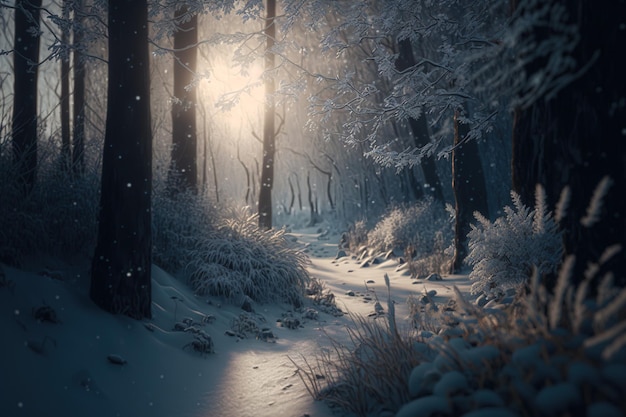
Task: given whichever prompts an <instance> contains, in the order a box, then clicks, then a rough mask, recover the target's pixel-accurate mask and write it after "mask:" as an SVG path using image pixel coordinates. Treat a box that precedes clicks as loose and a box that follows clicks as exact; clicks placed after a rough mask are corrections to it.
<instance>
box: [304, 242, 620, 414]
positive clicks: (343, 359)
mask: <svg viewBox="0 0 626 417" xmlns="http://www.w3.org/2000/svg"><path fill="white" fill-rule="evenodd" d="M614 256H619V248H618V247H617V246H614V247H610V248H607V250H606V251H605V253H604V254H603V255H602V256H601V258H600V260H599V264H598V265H591V266H590V268H589V269H588V271H587V273H586V276H585V279H584V280H583V281H582V283H581V284H580V285H579V286H578V287H573V286H572V284H571V283H572V281H574V280H573V279H572V277H571V270H572V269H571V266H572V263H571V262H572V260H571V258H570V259H569V260H567V261H566V262H565V263H564V265H563V267H562V268H561V270H560V271H559V274H558V279H557V283H556V286H555V288H554V292H553V293H551V292H549V291H548V290H547V289H546V287H545V286H544V285H543V284H542V283H541V282H540V278H539V276H538V275H537V274H534V275H533V277H532V278H531V281H530V285H529V286H528V288H527V289H523V290H520V292H519V293H518V296H517V297H516V298H515V299H514V300H512V301H511V302H510V304H501V305H499V308H498V309H484V308H481V307H479V306H477V305H475V304H473V303H470V302H468V301H467V300H466V299H465V298H464V296H463V295H462V294H461V293H460V292H458V291H456V300H455V301H456V303H454V304H453V305H450V304H448V305H446V306H436V305H432V300H431V301H430V302H429V303H427V304H426V305H425V306H424V304H423V303H419V302H417V301H415V302H413V309H414V310H415V311H416V312H418V313H416V315H421V317H420V318H419V319H418V320H414V321H413V323H414V324H415V325H417V327H416V328H415V329H413V331H412V332H398V331H397V330H396V329H397V326H396V324H395V319H394V318H393V310H392V309H391V308H390V309H389V310H390V311H389V315H388V316H387V318H388V320H387V321H382V320H381V318H379V319H376V320H372V319H366V318H363V317H359V316H353V322H352V323H353V327H351V328H349V329H348V332H349V334H350V336H351V338H352V342H353V345H352V346H345V345H340V344H338V343H333V344H332V348H331V349H329V350H327V351H324V352H322V353H321V354H319V355H318V357H317V358H316V360H315V362H313V361H310V360H307V359H305V358H302V361H301V363H300V364H297V363H295V361H294V364H295V365H296V366H297V367H298V370H299V373H300V376H301V378H302V379H303V381H304V382H305V384H306V386H307V388H308V389H309V391H310V393H311V394H312V395H313V396H314V397H315V398H319V399H325V400H326V401H328V402H329V403H330V404H333V405H336V406H338V407H340V408H342V409H343V410H345V411H349V412H352V413H354V414H356V415H358V416H371V415H389V416H391V415H395V416H397V417H412V416H416V415H420V416H421V415H424V416H471V417H474V416H475V417H478V416H481V417H483V416H503V417H506V416H545V417H560V416H566V415H580V416H590V417H601V416H605V415H606V416H616V417H617V416H621V415H623V410H625V409H626V395H624V394H625V393H626V337H625V336H624V331H625V330H626V289H625V288H619V287H615V286H614V285H613V283H612V278H613V277H612V274H610V273H607V274H604V275H601V274H600V272H599V271H602V268H601V266H602V263H604V262H607V261H609V260H610V259H611V258H612V257H614ZM592 284H593V285H594V286H595V287H596V291H595V293H594V294H593V295H592V294H590V291H589V289H590V286H591V285H592ZM420 304H422V306H423V308H419V305H420ZM389 305H391V304H389ZM451 306H454V308H455V310H454V311H446V310H449V307H451ZM406 364H411V366H412V368H411V369H410V370H409V369H407V367H406V366H405V365H406ZM320 376H321V377H320ZM322 377H323V378H322ZM398 382H402V383H406V385H405V386H398ZM407 398H409V399H408V400H406V399H407Z"/></svg>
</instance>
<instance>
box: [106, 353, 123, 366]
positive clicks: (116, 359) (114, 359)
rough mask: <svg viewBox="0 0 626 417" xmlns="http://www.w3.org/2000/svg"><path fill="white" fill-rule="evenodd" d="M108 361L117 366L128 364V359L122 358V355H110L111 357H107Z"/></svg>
mask: <svg viewBox="0 0 626 417" xmlns="http://www.w3.org/2000/svg"><path fill="white" fill-rule="evenodd" d="M107 359H108V360H109V362H111V363H112V364H115V365H125V364H126V359H124V358H122V357H121V356H120V355H116V354H110V355H109V356H107Z"/></svg>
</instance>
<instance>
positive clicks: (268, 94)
mask: <svg viewBox="0 0 626 417" xmlns="http://www.w3.org/2000/svg"><path fill="white" fill-rule="evenodd" d="M265 17H266V20H265V37H266V48H265V71H266V73H267V76H266V78H265V114H264V119H263V166H262V167H261V190H260V192H259V227H261V228H262V229H271V228H272V187H273V185H274V155H275V151H276V147H275V142H276V132H275V126H274V125H275V123H274V119H275V115H276V107H275V100H274V92H275V85H274V78H273V74H271V73H269V72H270V71H272V70H273V69H274V53H273V52H272V48H273V47H274V41H275V39H276V26H275V24H274V18H275V17H276V0H267V3H266V16H265Z"/></svg>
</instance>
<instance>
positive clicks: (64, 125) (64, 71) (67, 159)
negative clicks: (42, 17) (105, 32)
mask: <svg viewBox="0 0 626 417" xmlns="http://www.w3.org/2000/svg"><path fill="white" fill-rule="evenodd" d="M62 7H63V11H62V14H63V19H64V20H65V21H66V22H68V21H69V19H70V7H69V4H68V1H67V0H64V1H63V5H62ZM61 43H63V45H66V46H69V44H70V30H69V28H68V27H64V28H63V29H62V31H61ZM60 101H61V102H60V107H61V169H63V170H64V171H69V169H70V166H71V161H72V148H71V146H72V145H71V140H72V139H71V129H70V55H69V53H68V54H67V55H65V56H62V57H61V100H60Z"/></svg>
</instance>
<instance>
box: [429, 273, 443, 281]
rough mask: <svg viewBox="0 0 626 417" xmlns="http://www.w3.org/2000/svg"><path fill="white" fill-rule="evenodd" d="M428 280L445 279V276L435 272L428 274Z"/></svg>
mask: <svg viewBox="0 0 626 417" xmlns="http://www.w3.org/2000/svg"><path fill="white" fill-rule="evenodd" d="M426 281H443V278H441V275H439V274H437V273H435V274H430V275H429V276H427V277H426Z"/></svg>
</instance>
